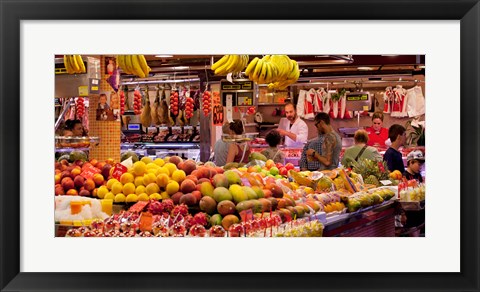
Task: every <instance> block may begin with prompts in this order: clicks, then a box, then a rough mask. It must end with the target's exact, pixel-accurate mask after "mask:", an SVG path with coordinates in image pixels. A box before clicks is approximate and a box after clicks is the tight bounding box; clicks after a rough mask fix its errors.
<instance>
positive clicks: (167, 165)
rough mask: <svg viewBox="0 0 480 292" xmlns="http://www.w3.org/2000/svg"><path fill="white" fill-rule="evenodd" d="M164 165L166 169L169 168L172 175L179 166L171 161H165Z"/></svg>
mask: <svg viewBox="0 0 480 292" xmlns="http://www.w3.org/2000/svg"><path fill="white" fill-rule="evenodd" d="M163 167H165V168H166V169H168V172H169V174H170V175H172V174H173V172H174V171H175V170H177V166H176V165H175V164H173V163H171V162H167V163H165V165H164V166H163Z"/></svg>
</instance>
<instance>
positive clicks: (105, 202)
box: [100, 199, 113, 216]
mask: <svg viewBox="0 0 480 292" xmlns="http://www.w3.org/2000/svg"><path fill="white" fill-rule="evenodd" d="M100 203H101V204H102V212H104V213H107V215H109V216H111V215H112V211H113V200H112V199H102V200H100Z"/></svg>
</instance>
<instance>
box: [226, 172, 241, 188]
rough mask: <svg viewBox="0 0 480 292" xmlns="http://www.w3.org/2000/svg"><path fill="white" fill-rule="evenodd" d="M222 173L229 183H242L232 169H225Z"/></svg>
mask: <svg viewBox="0 0 480 292" xmlns="http://www.w3.org/2000/svg"><path fill="white" fill-rule="evenodd" d="M223 174H224V175H225V177H226V178H227V180H228V183H229V185H233V184H241V183H242V180H241V179H240V176H239V175H238V173H236V172H235V171H233V170H227V171H225V172H224V173H223Z"/></svg>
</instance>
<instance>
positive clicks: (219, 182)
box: [212, 173, 229, 188]
mask: <svg viewBox="0 0 480 292" xmlns="http://www.w3.org/2000/svg"><path fill="white" fill-rule="evenodd" d="M212 182H213V186H214V187H216V188H218V187H224V188H228V186H229V183H228V179H227V177H226V176H225V174H223V173H221V174H216V175H215V176H214V177H213V180H212Z"/></svg>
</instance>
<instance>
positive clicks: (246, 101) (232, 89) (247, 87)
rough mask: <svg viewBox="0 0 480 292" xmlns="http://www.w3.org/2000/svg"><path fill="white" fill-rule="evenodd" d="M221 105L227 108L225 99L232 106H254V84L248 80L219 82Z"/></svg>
mask: <svg viewBox="0 0 480 292" xmlns="http://www.w3.org/2000/svg"><path fill="white" fill-rule="evenodd" d="M220 90H221V97H222V105H223V106H227V99H228V100H229V101H230V99H231V105H232V106H252V105H253V104H254V102H253V98H254V83H253V81H251V80H248V79H240V80H238V79H237V80H233V82H230V81H228V80H222V81H221V82H220Z"/></svg>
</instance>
